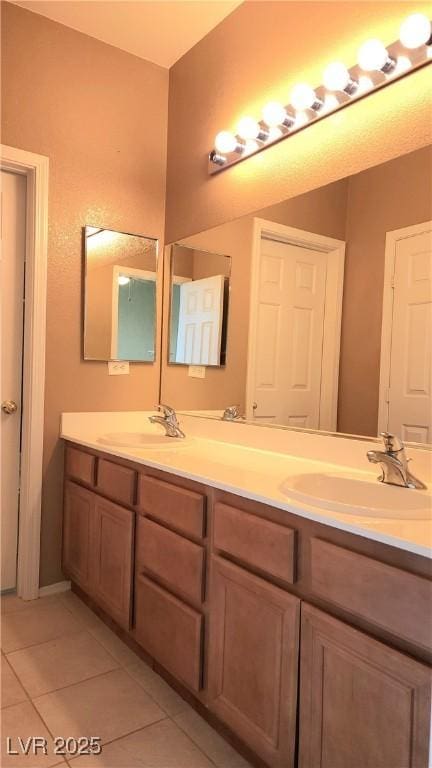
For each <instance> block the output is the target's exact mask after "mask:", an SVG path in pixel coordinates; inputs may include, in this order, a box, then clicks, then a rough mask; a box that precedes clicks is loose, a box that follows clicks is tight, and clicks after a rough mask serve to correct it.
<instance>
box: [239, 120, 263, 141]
mask: <svg viewBox="0 0 432 768" xmlns="http://www.w3.org/2000/svg"><path fill="white" fill-rule="evenodd" d="M237 132H238V135H239V136H240V137H241V138H242V139H244V140H245V141H247V140H248V139H256V137H257V136H258V134H259V133H260V126H259V123H257V121H256V120H254V118H253V117H242V119H241V120H239V122H238V124H237Z"/></svg>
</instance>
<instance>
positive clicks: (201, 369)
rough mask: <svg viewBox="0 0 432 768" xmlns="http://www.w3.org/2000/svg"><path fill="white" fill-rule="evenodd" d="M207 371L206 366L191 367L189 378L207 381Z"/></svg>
mask: <svg viewBox="0 0 432 768" xmlns="http://www.w3.org/2000/svg"><path fill="white" fill-rule="evenodd" d="M205 375H206V369H205V365H190V366H189V376H192V378H193V379H205Z"/></svg>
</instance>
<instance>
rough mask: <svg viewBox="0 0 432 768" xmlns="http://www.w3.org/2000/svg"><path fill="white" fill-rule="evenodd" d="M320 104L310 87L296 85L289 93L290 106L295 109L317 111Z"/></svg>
mask: <svg viewBox="0 0 432 768" xmlns="http://www.w3.org/2000/svg"><path fill="white" fill-rule="evenodd" d="M321 103H322V102H321V101H320V100H319V99H318V97H317V95H316V93H315V91H314V89H313V88H311V87H310V85H306V84H301V85H296V86H295V87H294V88H293V89H292V91H291V104H292V105H293V107H294V108H295V109H299V110H303V109H317V108H319V107H320V106H321Z"/></svg>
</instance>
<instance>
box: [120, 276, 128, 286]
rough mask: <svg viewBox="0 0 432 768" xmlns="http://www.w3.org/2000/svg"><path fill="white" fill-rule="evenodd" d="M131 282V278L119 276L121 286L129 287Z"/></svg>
mask: <svg viewBox="0 0 432 768" xmlns="http://www.w3.org/2000/svg"><path fill="white" fill-rule="evenodd" d="M129 281H130V277H126V275H119V276H118V284H119V285H127V284H128V282H129Z"/></svg>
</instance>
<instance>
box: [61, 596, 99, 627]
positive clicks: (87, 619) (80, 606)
mask: <svg viewBox="0 0 432 768" xmlns="http://www.w3.org/2000/svg"><path fill="white" fill-rule="evenodd" d="M58 600H59V602H60V603H61V604H62V605H64V607H65V608H67V609H68V611H70V612H71V613H72V614H73V615H74V616H75V617H76V618H77V619H78V620H79V621H80V622H81V623H82V624H84V626H85V627H87V628H88V627H90V626H97V627H98V626H100V625H101V624H103V622H102V621H101V620H100V619H99V617H98V616H96V614H95V613H93V611H91V610H90V608H89V607H88V606H87V605H86V604H85V603H84V602H83V601H82V600H81V599H80V598H79V597H78V596H77V595H76V594H75V592H71V591H70V590H68V591H67V592H62V593H61V594H60V595H58Z"/></svg>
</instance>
